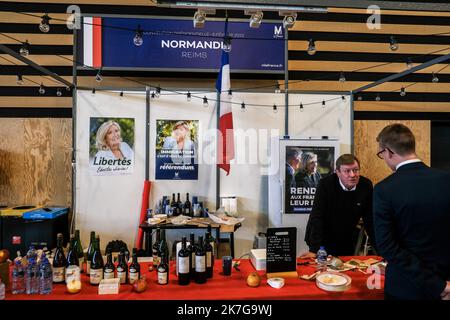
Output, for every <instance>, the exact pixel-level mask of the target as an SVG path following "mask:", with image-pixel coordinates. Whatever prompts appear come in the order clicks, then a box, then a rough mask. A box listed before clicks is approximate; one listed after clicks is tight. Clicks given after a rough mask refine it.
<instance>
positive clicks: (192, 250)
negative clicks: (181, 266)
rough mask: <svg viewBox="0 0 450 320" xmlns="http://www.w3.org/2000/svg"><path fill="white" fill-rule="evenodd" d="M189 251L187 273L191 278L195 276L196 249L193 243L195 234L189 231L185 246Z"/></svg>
mask: <svg viewBox="0 0 450 320" xmlns="http://www.w3.org/2000/svg"><path fill="white" fill-rule="evenodd" d="M187 250H188V251H189V274H190V276H191V279H194V278H195V251H197V246H196V245H195V235H194V233H192V232H191V238H190V242H189V245H188V247H187Z"/></svg>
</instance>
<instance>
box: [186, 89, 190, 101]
mask: <svg viewBox="0 0 450 320" xmlns="http://www.w3.org/2000/svg"><path fill="white" fill-rule="evenodd" d="M186 100H187V101H188V102H191V93H190V92H189V91H188V93H187V94H186Z"/></svg>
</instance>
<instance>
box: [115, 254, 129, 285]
mask: <svg viewBox="0 0 450 320" xmlns="http://www.w3.org/2000/svg"><path fill="white" fill-rule="evenodd" d="M127 275H128V264H127V262H126V261H125V252H124V251H123V250H121V251H120V252H119V264H118V265H117V278H119V279H120V284H125V283H127V280H128V276H127Z"/></svg>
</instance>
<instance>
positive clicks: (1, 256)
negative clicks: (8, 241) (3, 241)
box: [0, 249, 9, 263]
mask: <svg viewBox="0 0 450 320" xmlns="http://www.w3.org/2000/svg"><path fill="white" fill-rule="evenodd" d="M8 258H9V251H8V250H7V249H2V250H0V263H2V262H5V261H6V260H8Z"/></svg>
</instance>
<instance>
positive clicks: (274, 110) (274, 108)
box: [272, 104, 278, 113]
mask: <svg viewBox="0 0 450 320" xmlns="http://www.w3.org/2000/svg"><path fill="white" fill-rule="evenodd" d="M272 109H273V113H277V112H278V108H277V105H276V104H274V105H273V107H272Z"/></svg>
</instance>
